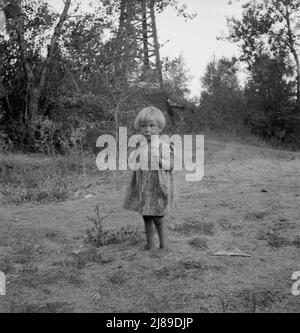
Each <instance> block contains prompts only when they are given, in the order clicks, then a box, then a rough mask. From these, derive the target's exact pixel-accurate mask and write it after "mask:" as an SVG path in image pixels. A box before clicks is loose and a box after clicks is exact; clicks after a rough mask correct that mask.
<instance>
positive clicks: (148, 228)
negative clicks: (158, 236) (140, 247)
mask: <svg viewBox="0 0 300 333" xmlns="http://www.w3.org/2000/svg"><path fill="white" fill-rule="evenodd" d="M143 218H144V224H145V234H146V241H147V244H146V250H151V249H152V248H153V247H154V225H153V218H152V216H143Z"/></svg>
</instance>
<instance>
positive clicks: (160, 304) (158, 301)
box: [146, 291, 173, 313]
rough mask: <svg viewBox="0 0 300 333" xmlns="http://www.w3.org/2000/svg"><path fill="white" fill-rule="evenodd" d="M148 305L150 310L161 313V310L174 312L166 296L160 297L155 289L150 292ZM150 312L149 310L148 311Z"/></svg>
mask: <svg viewBox="0 0 300 333" xmlns="http://www.w3.org/2000/svg"><path fill="white" fill-rule="evenodd" d="M146 305H147V307H148V308H149V309H150V311H152V312H155V313H159V312H173V310H172V308H171V306H170V303H169V301H168V299H167V297H166V296H162V297H160V298H159V297H158V296H156V294H155V293H154V291H150V292H148V298H147V301H146ZM147 312H149V311H147Z"/></svg>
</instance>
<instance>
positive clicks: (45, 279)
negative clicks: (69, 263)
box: [20, 267, 83, 288]
mask: <svg viewBox="0 0 300 333" xmlns="http://www.w3.org/2000/svg"><path fill="white" fill-rule="evenodd" d="M59 281H66V282H67V283H70V284H72V285H75V286H80V285H81V284H82V283H83V280H82V279H81V278H80V273H79V271H78V270H76V269H72V268H70V269H69V268H67V267H61V268H58V269H47V270H45V271H40V272H38V273H30V274H26V275H24V276H22V280H20V282H21V283H22V285H26V286H28V287H32V288H41V286H44V285H51V284H52V285H53V284H56V283H58V282H59Z"/></svg>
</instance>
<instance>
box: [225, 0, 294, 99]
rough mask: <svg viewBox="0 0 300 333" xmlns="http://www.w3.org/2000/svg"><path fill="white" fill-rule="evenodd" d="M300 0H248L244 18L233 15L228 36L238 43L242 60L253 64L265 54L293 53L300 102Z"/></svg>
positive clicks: (282, 54)
mask: <svg viewBox="0 0 300 333" xmlns="http://www.w3.org/2000/svg"><path fill="white" fill-rule="evenodd" d="M299 21H300V1H299V0H268V1H266V0H251V1H245V3H244V5H243V13H242V18H241V19H235V18H230V19H228V24H229V27H230V34H229V37H228V39H229V40H231V41H233V42H236V43H239V45H240V47H241V50H242V60H245V61H247V62H248V64H249V65H250V66H251V64H253V63H254V62H255V61H256V58H257V57H260V55H261V54H263V53H268V54H269V55H270V56H272V57H273V58H277V57H281V58H282V56H284V55H287V54H288V53H289V54H291V55H292V57H293V59H294V64H295V77H296V83H297V84H296V97H297V101H298V105H299V104H300V62H299V45H300V24H299Z"/></svg>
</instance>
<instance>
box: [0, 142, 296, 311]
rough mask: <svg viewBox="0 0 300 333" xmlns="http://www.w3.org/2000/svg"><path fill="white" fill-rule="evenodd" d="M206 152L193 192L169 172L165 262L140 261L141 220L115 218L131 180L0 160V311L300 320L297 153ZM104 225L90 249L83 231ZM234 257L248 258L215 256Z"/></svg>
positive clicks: (237, 148) (216, 147) (66, 164)
mask: <svg viewBox="0 0 300 333" xmlns="http://www.w3.org/2000/svg"><path fill="white" fill-rule="evenodd" d="M205 148H206V150H205V176H204V178H203V180H202V181H201V182H197V183H193V182H192V183H191V182H185V180H184V175H183V173H182V172H177V174H176V180H177V188H178V197H179V207H178V210H177V212H176V214H174V216H169V217H168V218H167V223H168V229H169V236H170V248H171V250H170V253H169V254H168V255H167V256H164V257H160V256H159V252H158V251H157V250H153V251H143V245H144V234H143V224H142V220H141V217H140V216H138V215H137V214H135V213H131V212H128V211H124V210H123V209H122V208H121V205H122V200H123V197H124V185H125V183H126V178H127V177H128V174H118V175H116V174H111V173H109V172H106V173H100V172H99V171H97V170H96V168H95V167H94V164H93V163H94V162H93V160H92V159H90V160H89V161H88V163H87V177H86V179H85V180H84V179H83V177H82V175H81V168H80V165H79V164H78V163H77V164H76V163H75V162H74V163H75V164H74V163H73V161H70V160H69V161H67V160H66V159H61V160H58V161H56V162H53V161H50V160H48V159H45V158H41V157H40V158H35V157H27V158H25V157H24V156H9V157H7V156H6V157H4V156H2V157H1V160H0V165H1V170H2V171H1V172H2V174H1V187H2V188H1V193H2V199H1V200H2V206H1V207H0V270H1V271H3V272H5V273H6V277H7V296H6V297H4V296H1V297H0V312H3V311H8V312H197V313H198V312H299V311H300V296H298V297H296V296H293V295H292V293H291V287H292V283H293V282H292V280H291V276H292V273H293V272H294V271H299V270H300V262H299V255H300V221H299V216H300V214H299V213H300V208H299V194H300V193H299V188H300V183H299V182H300V161H299V154H297V153H293V152H285V151H277V150H273V149H269V148H266V147H264V148H258V147H254V146H250V145H241V144H234V143H222V142H218V141H213V140H210V141H207V142H206V147H205ZM72 165H73V167H72ZM24 170H25V171H24ZM34 170H35V171H34ZM34 175H36V176H34ZM51 177H52V178H51ZM27 178H29V179H27ZM24 179H25V180H24ZM43 179H47V181H46V180H45V181H44V182H43V181H42V180H43ZM54 179H56V180H57V181H56V182H54V181H53V180H54ZM12 184H13V186H12ZM54 184H55V185H54ZM63 184H64V185H63ZM20 189H23V190H24V191H27V192H28V193H29V194H28V193H27V192H26V193H27V196H26V195H25V196H24V195H23V196H20ZM43 191H44V192H43ZM40 193H44V194H40ZM8 194H9V195H8ZM24 198H25V199H24ZM97 206H98V207H100V211H99V215H98V217H97V214H96V212H95V208H96V207H97ZM105 215H107V217H106V218H103V217H104V216H105ZM102 218H103V220H102V221H100V222H101V223H100V224H101V225H102V226H103V230H102V231H101V232H102V234H101V239H102V240H105V242H104V243H105V244H104V245H103V246H99V247H96V246H95V243H94V245H93V244H92V243H91V242H90V243H87V240H88V239H89V240H90V241H91V238H87V229H89V230H90V233H92V234H93V232H94V230H92V229H91V228H92V227H93V226H94V224H93V221H94V222H95V221H96V222H97V221H99V219H100V220H101V219H102ZM98 236H99V234H98ZM98 245H100V244H98ZM237 249H238V250H240V251H243V252H245V253H247V254H248V255H250V256H251V257H218V256H214V255H213V254H214V253H215V252H216V251H220V250H237Z"/></svg>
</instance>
